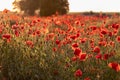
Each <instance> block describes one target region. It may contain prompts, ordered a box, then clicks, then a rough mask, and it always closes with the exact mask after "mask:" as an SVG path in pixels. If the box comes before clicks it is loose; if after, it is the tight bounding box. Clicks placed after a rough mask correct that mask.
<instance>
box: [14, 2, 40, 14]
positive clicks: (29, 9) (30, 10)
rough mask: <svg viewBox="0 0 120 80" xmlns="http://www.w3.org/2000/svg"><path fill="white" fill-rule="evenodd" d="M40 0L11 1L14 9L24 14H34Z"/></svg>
mask: <svg viewBox="0 0 120 80" xmlns="http://www.w3.org/2000/svg"><path fill="white" fill-rule="evenodd" d="M39 1H40V0H15V1H14V2H13V6H14V9H16V10H19V11H21V12H22V11H23V12H24V14H27V15H34V14H35V10H37V9H38V8H39Z"/></svg>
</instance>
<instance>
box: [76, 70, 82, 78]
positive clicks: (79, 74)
mask: <svg viewBox="0 0 120 80" xmlns="http://www.w3.org/2000/svg"><path fill="white" fill-rule="evenodd" d="M74 76H75V77H81V76H82V71H81V70H80V69H78V70H77V71H76V72H75V73H74Z"/></svg>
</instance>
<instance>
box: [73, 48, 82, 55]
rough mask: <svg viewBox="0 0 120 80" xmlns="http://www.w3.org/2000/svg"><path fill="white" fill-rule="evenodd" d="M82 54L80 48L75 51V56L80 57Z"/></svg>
mask: <svg viewBox="0 0 120 80" xmlns="http://www.w3.org/2000/svg"><path fill="white" fill-rule="evenodd" d="M81 52H82V50H81V49H80V48H76V49H75V50H74V55H76V56H79V55H80V53H81Z"/></svg>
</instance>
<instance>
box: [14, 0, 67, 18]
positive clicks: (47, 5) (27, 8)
mask: <svg viewBox="0 0 120 80" xmlns="http://www.w3.org/2000/svg"><path fill="white" fill-rule="evenodd" d="M13 6H14V9H19V10H20V11H23V12H24V14H28V15H34V14H35V11H36V10H40V12H39V13H38V14H39V15H41V16H50V15H53V14H56V12H57V13H58V14H60V15H63V14H66V13H67V12H68V11H69V4H68V0H20V1H18V0H15V1H14V2H13Z"/></svg>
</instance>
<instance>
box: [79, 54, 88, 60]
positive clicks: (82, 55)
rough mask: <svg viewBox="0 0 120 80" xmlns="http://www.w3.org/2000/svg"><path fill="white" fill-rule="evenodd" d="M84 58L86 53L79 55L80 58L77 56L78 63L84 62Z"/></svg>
mask: <svg viewBox="0 0 120 80" xmlns="http://www.w3.org/2000/svg"><path fill="white" fill-rule="evenodd" d="M86 56H87V54H86V53H82V54H80V56H79V59H80V61H84V60H85V59H86Z"/></svg>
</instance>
